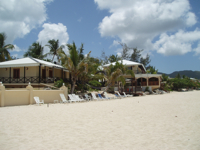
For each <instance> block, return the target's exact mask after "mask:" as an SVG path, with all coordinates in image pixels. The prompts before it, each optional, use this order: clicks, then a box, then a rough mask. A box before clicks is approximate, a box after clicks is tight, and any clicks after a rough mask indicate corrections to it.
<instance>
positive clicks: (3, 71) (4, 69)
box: [0, 68, 10, 77]
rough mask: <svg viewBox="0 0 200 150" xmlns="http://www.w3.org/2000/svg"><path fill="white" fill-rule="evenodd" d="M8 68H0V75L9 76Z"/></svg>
mask: <svg viewBox="0 0 200 150" xmlns="http://www.w3.org/2000/svg"><path fill="white" fill-rule="evenodd" d="M9 71H10V68H7V70H6V68H0V77H9Z"/></svg>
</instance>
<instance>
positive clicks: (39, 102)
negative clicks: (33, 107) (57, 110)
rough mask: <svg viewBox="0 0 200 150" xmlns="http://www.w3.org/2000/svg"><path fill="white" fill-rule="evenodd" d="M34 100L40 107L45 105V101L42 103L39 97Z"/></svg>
mask: <svg viewBox="0 0 200 150" xmlns="http://www.w3.org/2000/svg"><path fill="white" fill-rule="evenodd" d="M34 100H35V103H36V104H38V105H39V104H44V100H41V101H40V98H39V97H37V96H35V97H34Z"/></svg>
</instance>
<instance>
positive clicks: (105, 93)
mask: <svg viewBox="0 0 200 150" xmlns="http://www.w3.org/2000/svg"><path fill="white" fill-rule="evenodd" d="M104 95H105V98H107V99H115V98H116V97H108V93H107V92H104Z"/></svg>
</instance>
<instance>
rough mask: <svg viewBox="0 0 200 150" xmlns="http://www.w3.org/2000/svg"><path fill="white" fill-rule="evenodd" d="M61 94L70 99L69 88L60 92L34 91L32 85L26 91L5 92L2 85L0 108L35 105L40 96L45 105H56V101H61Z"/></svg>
mask: <svg viewBox="0 0 200 150" xmlns="http://www.w3.org/2000/svg"><path fill="white" fill-rule="evenodd" d="M60 93H63V94H64V95H65V97H66V99H67V98H68V88H67V87H65V86H62V87H61V88H60V89H59V90H33V87H32V86H31V85H28V86H27V87H26V90H5V86H3V84H2V83H0V107H4V106H18V105H29V104H35V101H34V99H33V97H34V96H38V97H39V98H40V99H41V100H44V103H54V100H58V101H61V98H60Z"/></svg>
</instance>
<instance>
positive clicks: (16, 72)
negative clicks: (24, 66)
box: [13, 69, 20, 78]
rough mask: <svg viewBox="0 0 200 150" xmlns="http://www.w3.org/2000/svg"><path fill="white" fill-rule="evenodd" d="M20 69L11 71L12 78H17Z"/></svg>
mask: <svg viewBox="0 0 200 150" xmlns="http://www.w3.org/2000/svg"><path fill="white" fill-rule="evenodd" d="M19 74H20V69H13V78H19Z"/></svg>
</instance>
